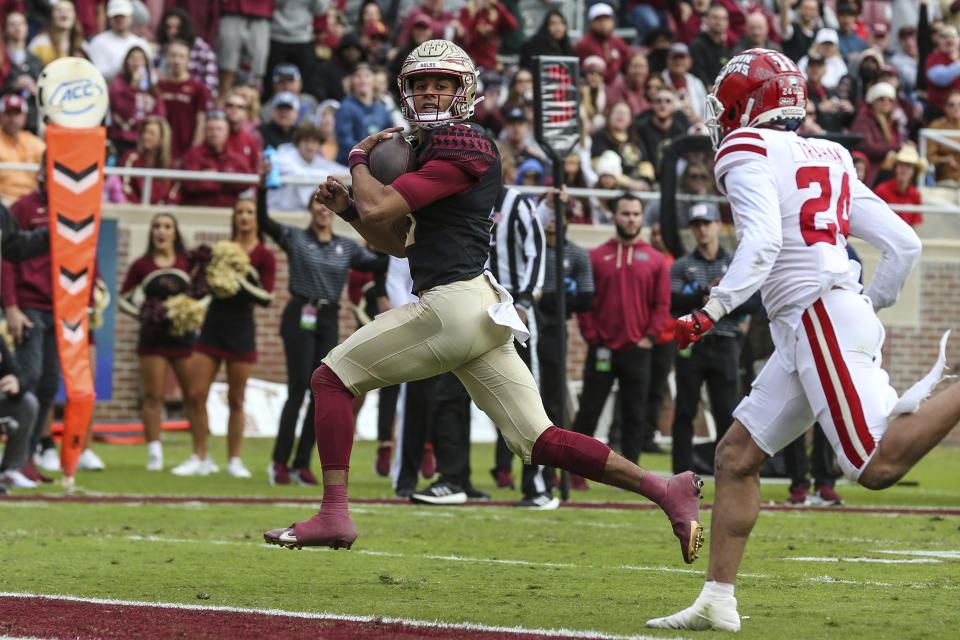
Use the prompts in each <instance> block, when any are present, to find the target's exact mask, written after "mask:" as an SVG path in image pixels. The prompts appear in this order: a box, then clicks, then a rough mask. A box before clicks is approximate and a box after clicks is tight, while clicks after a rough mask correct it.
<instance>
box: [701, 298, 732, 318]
mask: <svg viewBox="0 0 960 640" xmlns="http://www.w3.org/2000/svg"><path fill="white" fill-rule="evenodd" d="M703 312H704V313H705V314H707V317H708V318H710V319H711V320H713V321H714V322H716V321H717V320H719V319H720V318H722V317H723V316H725V315H727V310H726V309H724V308H723V303H722V302H720V301H719V300H717V299H716V298H710V299H709V300H707V304H705V305H703Z"/></svg>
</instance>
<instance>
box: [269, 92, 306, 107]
mask: <svg viewBox="0 0 960 640" xmlns="http://www.w3.org/2000/svg"><path fill="white" fill-rule="evenodd" d="M272 104H273V106H275V107H279V106H280V105H286V106H288V107H290V108H291V109H295V110H299V109H300V98H298V97H297V96H295V95H293V94H292V93H290V92H289V91H281V92H280V93H278V94H277V95H275V96H273V102H272Z"/></svg>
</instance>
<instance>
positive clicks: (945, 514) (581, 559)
mask: <svg viewBox="0 0 960 640" xmlns="http://www.w3.org/2000/svg"><path fill="white" fill-rule="evenodd" d="M270 445H271V443H270V442H267V441H264V440H249V441H248V442H247V444H246V449H245V454H244V460H245V461H246V462H247V465H248V466H249V467H250V468H251V470H253V471H254V478H253V479H252V480H236V479H233V478H230V477H229V476H227V475H226V474H225V473H223V472H221V473H220V474H218V475H216V476H211V477H206V478H178V477H175V476H173V475H171V474H170V473H169V472H165V473H162V474H160V473H148V472H146V471H144V470H143V464H144V462H145V458H146V454H145V450H144V448H143V447H133V446H117V445H112V446H111V445H98V446H97V451H98V452H99V453H100V454H101V456H102V457H103V458H104V460H105V461H106V463H107V465H108V469H107V470H106V471H103V472H99V473H81V474H80V475H79V476H78V485H79V486H80V487H82V488H83V489H84V490H85V492H83V493H82V494H81V495H86V496H88V497H90V498H96V497H99V496H103V495H111V496H112V495H124V496H128V497H129V499H128V500H123V501H118V502H79V501H71V502H56V501H48V500H47V501H45V500H22V499H18V500H4V499H2V498H0V536H2V548H3V551H2V553H0V591H3V592H7V593H18V594H19V593H37V594H63V595H70V596H80V597H88V598H90V597H93V598H117V599H123V600H129V601H138V602H139V601H147V602H175V603H184V604H196V603H198V602H199V600H198V598H201V599H202V600H203V604H205V605H223V606H235V607H245V608H246V607H249V608H257V609H282V610H286V611H298V612H324V613H330V614H349V615H376V616H383V617H392V618H403V619H407V620H420V621H433V620H438V621H442V622H451V623H462V622H470V623H477V624H481V625H489V626H498V627H502V626H507V627H513V626H516V627H521V628H523V629H541V630H542V629H567V630H574V631H577V632H581V633H586V632H595V633H597V634H606V635H613V636H639V635H644V636H648V637H668V638H669V637H714V636H719V635H726V634H709V633H696V632H683V633H677V632H667V631H657V630H647V629H645V628H644V622H645V621H646V620H647V619H648V618H651V617H657V616H662V615H666V614H669V613H673V612H674V611H676V610H678V609H680V608H682V607H685V606H687V605H689V604H690V603H691V602H692V601H693V599H694V598H695V597H696V595H697V594H698V593H699V590H700V587H701V585H702V583H703V571H704V569H705V568H706V561H707V557H708V555H709V554H708V551H707V550H706V549H705V550H704V552H703V553H702V554H701V558H700V559H699V560H698V561H697V562H696V563H695V564H694V565H692V566H688V565H685V564H683V562H682V560H681V558H680V552H679V547H678V545H677V543H676V541H675V538H674V537H673V535H672V533H671V531H670V528H669V526H668V522H667V520H666V518H665V517H664V516H663V514H662V513H660V512H659V511H658V510H654V509H646V508H622V507H623V506H631V505H634V504H635V505H638V506H639V505H644V504H646V502H645V501H644V500H643V499H642V498H640V497H639V496H634V495H632V494H627V493H625V492H621V491H615V490H612V489H609V488H606V487H601V486H598V485H593V488H592V489H591V491H589V492H586V493H575V494H574V496H573V499H574V500H576V501H577V502H578V503H583V502H589V503H591V504H588V505H585V506H582V507H567V506H563V507H561V508H560V509H559V510H557V511H551V512H535V511H521V510H518V509H515V508H512V507H509V506H489V505H483V504H480V503H472V504H469V505H466V506H459V507H424V506H415V505H412V504H410V503H406V502H401V501H396V502H393V503H376V502H363V503H361V504H357V505H355V506H354V508H353V510H352V512H353V516H354V519H355V520H356V523H357V526H358V528H359V530H360V538H359V539H358V540H357V543H356V544H355V545H354V547H353V549H352V550H350V551H343V550H341V551H332V550H317V549H304V550H302V551H289V550H286V549H281V548H278V547H268V546H267V545H265V544H263V543H262V538H261V534H262V532H263V531H264V530H265V529H269V528H274V527H277V526H285V525H288V524H290V523H291V522H293V521H294V520H301V519H304V518H306V517H308V516H309V515H311V513H312V512H313V511H314V510H315V509H316V506H314V505H312V504H309V503H307V504H304V503H303V502H302V501H303V500H304V499H307V500H310V499H312V498H316V499H317V504H318V503H319V498H320V495H321V492H320V491H319V490H318V489H317V488H307V487H297V486H291V487H270V486H269V485H268V484H267V477H266V461H267V460H268V459H269V453H270ZM374 447H375V445H374V444H373V443H369V442H359V443H357V445H356V447H355V449H354V454H353V463H354V468H353V470H352V477H351V480H352V484H351V489H350V495H351V498H368V499H370V498H392V496H393V492H392V490H391V489H390V487H389V484H388V480H387V479H384V478H379V477H376V476H375V475H374V474H373V470H372V467H373V457H374ZM223 449H224V443H223V441H222V439H216V438H215V439H213V442H212V448H211V451H212V452H213V453H214V458H215V459H216V460H218V461H219V462H222V461H223V458H222V451H223ZM188 455H189V444H188V438H187V436H186V435H185V434H174V435H172V436H169V437H167V440H166V444H165V456H166V460H167V466H168V468H172V467H173V466H174V465H175V464H177V463H179V462H180V461H182V460H183V459H185V458H186V457H187V456H188ZM472 455H473V468H474V470H475V474H474V475H475V477H474V484H475V485H476V486H477V487H478V488H481V489H486V490H490V491H491V492H492V493H493V498H494V500H496V501H506V500H515V499H519V497H520V496H519V492H516V491H508V490H494V489H492V480H491V479H490V476H489V474H488V469H489V467H490V466H491V464H490V462H491V461H492V459H493V450H492V446H490V445H474V447H473V452H472ZM255 462H256V464H254V463H255ZM641 462H642V463H643V464H644V465H645V466H648V467H650V468H652V469H653V470H657V471H665V470H666V469H667V468H668V466H669V458H668V456H666V455H660V456H648V455H645V456H644V457H643V459H642V461H641ZM221 466H222V465H221ZM516 466H517V468H516V469H515V471H516V472H517V473H519V466H518V465H516ZM315 467H319V464H318V463H317V464H315ZM426 484H427V482H426V481H421V487H423V486H426ZM838 491H839V492H840V493H841V494H842V495H843V496H844V497H845V498H846V500H847V505H846V506H847V507H853V508H863V509H862V511H860V512H856V511H851V510H850V509H844V510H836V509H830V508H822V509H795V510H773V509H766V510H764V511H763V512H762V513H761V515H760V518H759V520H758V522H757V526H756V528H755V530H754V533H753V536H752V537H751V540H750V544H749V545H748V548H747V556H746V559H745V561H744V564H743V567H742V574H743V575H742V577H741V579H740V582H739V584H738V588H737V596H738V599H739V600H740V613H741V615H742V616H743V617H744V620H743V628H742V631H741V633H740V634H739V635H740V636H741V637H743V638H764V639H766V638H869V639H873V638H918V639H920V638H956V637H960V632H958V631H957V629H958V628H960V613H958V606H957V601H958V598H960V571H958V564H957V561H958V559H960V516H958V515H956V514H957V513H960V449H951V448H940V449H938V450H935V451H934V452H933V453H932V454H931V455H930V456H929V457H928V458H927V459H926V460H924V461H923V462H922V463H921V464H920V465H919V466H918V467H917V469H915V470H914V471H913V472H912V473H911V474H910V475H909V476H907V477H906V478H905V479H904V482H903V483H902V484H901V485H898V486H895V487H893V488H891V489H889V490H887V491H884V492H879V493H876V492H870V491H867V490H865V489H862V488H859V487H856V486H853V485H850V484H844V483H841V484H840V485H839V486H838ZM57 493H58V489H57V488H56V485H53V486H48V487H46V488H44V489H42V490H38V491H34V492H24V491H21V492H17V493H16V495H17V496H29V495H37V496H47V495H55V494H57ZM786 494H787V485H785V484H782V483H765V484H764V486H763V499H764V503H765V505H773V504H774V503H775V502H776V503H778V504H779V503H781V502H782V500H783V499H784V498H785V497H786ZM151 496H196V497H217V498H231V497H236V498H253V497H261V498H269V499H270V500H272V501H274V502H269V501H264V502H259V503H246V504H244V503H231V502H229V501H226V500H220V501H199V500H194V501H190V500H179V501H170V502H155V501H150V500H149V499H148V498H149V497H151ZM712 496H713V485H712V482H709V481H708V482H707V484H706V486H705V487H704V505H709V503H710V502H711V501H712ZM141 498H142V499H141ZM294 500H297V501H299V502H293V501H294ZM605 503H610V504H606V505H605ZM625 503H626V504H625ZM615 507H616V508H615ZM883 507H891V509H885V508H883ZM892 507H900V508H901V509H899V510H895V509H892ZM920 507H928V508H931V509H930V510H925V511H923V512H920V513H909V512H906V513H905V512H904V511H905V510H906V509H903V508H908V509H915V508H920ZM703 522H704V525H705V526H706V529H707V531H706V534H707V539H708V543H709V536H710V531H709V528H710V512H709V510H706V509H705V510H704V512H703ZM204 596H208V598H206V597H204ZM0 635H3V634H2V633H0Z"/></svg>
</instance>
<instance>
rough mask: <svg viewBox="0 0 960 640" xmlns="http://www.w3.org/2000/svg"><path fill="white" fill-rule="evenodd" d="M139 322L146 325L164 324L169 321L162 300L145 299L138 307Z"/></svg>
mask: <svg viewBox="0 0 960 640" xmlns="http://www.w3.org/2000/svg"><path fill="white" fill-rule="evenodd" d="M139 318H140V322H142V323H143V324H148V325H159V324H165V323H166V322H168V321H169V318H168V317H167V307H166V306H164V304H163V301H162V300H157V299H156V298H147V299H146V300H144V301H143V304H142V305H140V315H139Z"/></svg>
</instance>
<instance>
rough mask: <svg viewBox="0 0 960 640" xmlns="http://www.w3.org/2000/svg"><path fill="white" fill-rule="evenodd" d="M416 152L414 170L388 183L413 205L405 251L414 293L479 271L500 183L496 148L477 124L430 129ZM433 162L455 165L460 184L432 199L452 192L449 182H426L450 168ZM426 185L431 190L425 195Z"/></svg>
mask: <svg viewBox="0 0 960 640" xmlns="http://www.w3.org/2000/svg"><path fill="white" fill-rule="evenodd" d="M416 155H417V167H418V170H417V171H416V172H412V173H407V174H404V175H402V176H400V177H399V178H397V180H395V181H394V182H393V184H392V186H393V187H394V188H395V189H397V190H398V191H399V192H400V194H401V195H403V196H404V198H405V199H406V200H407V202H408V203H413V204H412V205H411V208H413V209H414V210H413V211H411V212H410V213H409V214H408V215H407V238H406V255H407V258H409V260H410V272H411V273H412V274H413V292H414V293H417V292H419V291H424V290H426V289H430V288H432V287H436V286H438V285H442V284H449V283H451V282H457V281H460V280H470V279H472V278H475V277H477V276H478V275H480V274H482V273H483V270H484V264H485V263H486V262H487V257H488V255H489V253H490V228H491V226H492V221H491V219H490V212H491V210H492V209H493V205H494V203H495V202H496V200H497V196H499V194H500V186H501V184H502V183H503V172H502V170H501V168H500V155H499V153H498V151H497V147H496V145H495V144H494V142H493V139H492V138H491V137H490V134H489V133H487V132H486V131H485V130H484V129H483V127H481V126H480V125H477V124H470V123H457V124H450V125H446V126H442V127H437V128H435V129H428V130H427V137H426V139H425V140H424V141H423V142H421V143H420V144H418V145H417V147H416ZM437 163H444V164H449V165H453V166H455V167H456V168H457V171H456V172H455V176H454V178H453V179H455V180H459V181H460V182H462V187H461V186H455V191H454V192H453V193H451V194H450V195H442V196H441V197H439V199H434V198H437V195H436V194H438V193H440V194H445V193H449V191H450V189H449V187H450V185H440V184H435V183H434V184H431V182H429V181H430V180H436V179H437V177H438V176H443V175H444V171H445V170H448V169H450V167H445V168H444V167H440V168H437V167H436V166H435V165H436V164H437ZM427 165H434V166H433V167H431V166H427ZM425 167H426V168H425ZM427 189H429V190H430V192H428V193H423V191H424V190H427ZM445 189H446V191H445ZM431 196H432V197H431Z"/></svg>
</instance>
